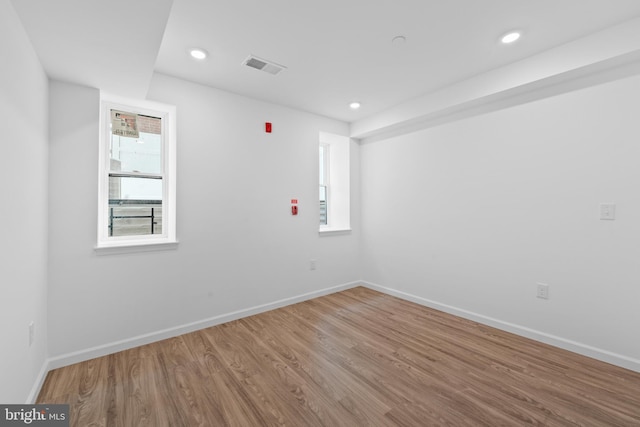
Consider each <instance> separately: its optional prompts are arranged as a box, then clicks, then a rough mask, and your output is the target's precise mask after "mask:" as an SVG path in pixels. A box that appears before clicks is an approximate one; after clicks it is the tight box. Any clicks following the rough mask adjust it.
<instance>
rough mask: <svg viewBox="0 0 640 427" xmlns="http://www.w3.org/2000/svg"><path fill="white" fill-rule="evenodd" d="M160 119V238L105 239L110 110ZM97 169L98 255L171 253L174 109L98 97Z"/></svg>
mask: <svg viewBox="0 0 640 427" xmlns="http://www.w3.org/2000/svg"><path fill="white" fill-rule="evenodd" d="M112 109H115V110H120V111H126V112H131V113H136V114H141V115H146V116H151V117H159V118H160V119H161V126H162V128H161V136H162V154H161V156H162V165H161V166H162V171H161V174H160V175H161V176H162V234H150V235H141V236H109V232H108V223H109V214H108V212H109V171H110V166H109V164H110V157H111V156H110V145H111V130H110V126H109V124H110V123H111V110H112ZM98 157H99V167H98V238H97V244H96V251H97V252H98V253H112V252H116V253H117V252H131V251H148V250H163V249H172V248H175V247H176V246H177V243H178V241H177V238H176V108H175V106H173V105H167V104H161V103H158V102H152V101H146V100H134V99H128V98H123V97H118V96H113V95H109V94H104V93H102V94H101V100H100V138H99V155H98Z"/></svg>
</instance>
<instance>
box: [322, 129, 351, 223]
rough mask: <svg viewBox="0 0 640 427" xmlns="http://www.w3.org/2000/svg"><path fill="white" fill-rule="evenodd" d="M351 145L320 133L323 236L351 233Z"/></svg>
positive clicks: (342, 137) (348, 142) (338, 138)
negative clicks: (332, 233)
mask: <svg viewBox="0 0 640 427" xmlns="http://www.w3.org/2000/svg"><path fill="white" fill-rule="evenodd" d="M349 145H350V139H349V138H348V137H346V136H341V135H333V134H329V133H325V132H320V146H319V160H320V162H319V170H320V173H319V183H320V186H319V191H318V193H319V201H320V232H321V233H323V232H332V231H348V230H350V229H351V218H350V216H351V211H350V188H351V187H350V178H349V175H350V168H349Z"/></svg>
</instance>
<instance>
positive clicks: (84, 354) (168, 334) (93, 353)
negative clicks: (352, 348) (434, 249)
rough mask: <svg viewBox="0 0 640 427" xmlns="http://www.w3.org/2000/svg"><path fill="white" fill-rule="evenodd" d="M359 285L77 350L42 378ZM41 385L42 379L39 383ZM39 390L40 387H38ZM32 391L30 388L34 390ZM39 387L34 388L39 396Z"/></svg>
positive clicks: (57, 359) (53, 363)
mask: <svg viewBox="0 0 640 427" xmlns="http://www.w3.org/2000/svg"><path fill="white" fill-rule="evenodd" d="M361 283H362V282H360V281H357V282H350V283H345V284H342V285H338V286H332V287H329V288H325V289H321V290H318V291H313V292H309V293H306V294H301V295H297V296H294V297H290V298H285V299H281V300H278V301H273V302H270V303H267V304H262V305H258V306H255V307H250V308H246V309H242V310H237V311H233V312H231V313H226V314H221V315H218V316H213V317H210V318H208V319H203V320H199V321H196V322H192V323H187V324H184V325H180V326H176V327H173V328H168V329H163V330H160V331H156V332H151V333H148V334H144V335H138V336H135V337H132V338H127V339H124V340H121V341H116V342H112V343H109V344H104V345H100V346H96V347H92V348H88V349H85V350H80V351H76V352H72V353H68V354H63V355H61V356H56V357H53V358H50V359H48V360H47V370H46V371H45V373H44V375H45V376H46V373H47V372H48V371H49V370H51V369H57V368H61V367H63V366H68V365H72V364H74V363H79V362H84V361H85V360H90V359H94V358H96V357H101V356H106V355H108V354H112V353H116V352H118V351H123V350H128V349H130V348H134V347H139V346H141V345H145V344H150V343H152V342H156V341H161V340H164V339H167V338H173V337H176V336H178V335H182V334H187V333H189V332H194V331H197V330H200V329H204V328H208V327H211V326H215V325H220V324H222V323H226V322H230V321H232V320H237V319H241V318H243V317H248V316H253V315H254V314H259V313H263V312H265V311H270V310H274V309H276V308H280V307H285V306H287V305H291V304H296V303H298V302H302V301H306V300H310V299H313V298H317V297H321V296H324V295H329V294H332V293H335V292H340V291H343V290H346V289H350V288H354V287H356V286H359V285H361ZM42 381H44V378H43V379H42ZM40 386H42V383H40ZM35 389H36V387H35V386H34V390H35ZM39 390H40V387H37V392H39ZM36 396H37V394H36Z"/></svg>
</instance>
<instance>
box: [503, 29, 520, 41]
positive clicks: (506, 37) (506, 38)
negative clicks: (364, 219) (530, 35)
mask: <svg viewBox="0 0 640 427" xmlns="http://www.w3.org/2000/svg"><path fill="white" fill-rule="evenodd" d="M519 38H520V33H519V32H518V31H511V32H509V33H507V34H505V35H504V36H502V38H501V39H500V41H502V43H504V44H509V43H513V42H515V41H516V40H518V39H519Z"/></svg>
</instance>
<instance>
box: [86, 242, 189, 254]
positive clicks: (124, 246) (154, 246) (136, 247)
mask: <svg viewBox="0 0 640 427" xmlns="http://www.w3.org/2000/svg"><path fill="white" fill-rule="evenodd" d="M176 249H178V241H172V242H126V243H125V242H122V243H118V244H114V245H109V246H96V247H95V248H94V250H95V251H96V255H114V254H131V253H138V252H157V251H171V250H176Z"/></svg>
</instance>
